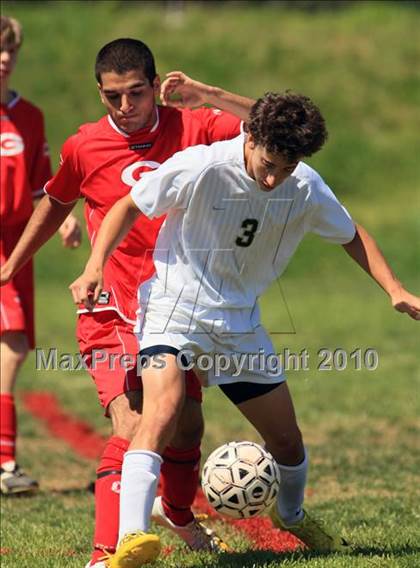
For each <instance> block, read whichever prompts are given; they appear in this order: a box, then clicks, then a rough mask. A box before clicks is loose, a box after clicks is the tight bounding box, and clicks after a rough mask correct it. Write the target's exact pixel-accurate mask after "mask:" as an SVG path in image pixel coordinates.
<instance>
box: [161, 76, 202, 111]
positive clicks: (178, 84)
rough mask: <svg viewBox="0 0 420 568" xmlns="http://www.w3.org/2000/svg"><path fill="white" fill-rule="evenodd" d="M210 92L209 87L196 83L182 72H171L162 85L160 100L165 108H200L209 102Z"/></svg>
mask: <svg viewBox="0 0 420 568" xmlns="http://www.w3.org/2000/svg"><path fill="white" fill-rule="evenodd" d="M208 90H209V86H208V85H206V84H205V83H200V81H194V80H193V79H191V78H190V77H188V75H185V73H183V72H182V71H171V72H170V73H167V74H166V79H165V80H164V81H163V83H162V85H161V88H160V100H161V101H162V104H163V105H164V106H171V107H175V108H193V107H198V106H201V105H203V104H204V103H206V102H207V98H206V95H207V94H208ZM173 97H176V98H173Z"/></svg>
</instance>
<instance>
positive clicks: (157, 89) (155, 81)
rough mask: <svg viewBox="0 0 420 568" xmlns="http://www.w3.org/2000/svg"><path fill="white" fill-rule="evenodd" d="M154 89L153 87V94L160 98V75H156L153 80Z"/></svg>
mask: <svg viewBox="0 0 420 568" xmlns="http://www.w3.org/2000/svg"><path fill="white" fill-rule="evenodd" d="M152 87H153V92H154V93H155V96H156V97H158V96H159V94H160V77H159V75H156V77H155V78H154V79H153V83H152Z"/></svg>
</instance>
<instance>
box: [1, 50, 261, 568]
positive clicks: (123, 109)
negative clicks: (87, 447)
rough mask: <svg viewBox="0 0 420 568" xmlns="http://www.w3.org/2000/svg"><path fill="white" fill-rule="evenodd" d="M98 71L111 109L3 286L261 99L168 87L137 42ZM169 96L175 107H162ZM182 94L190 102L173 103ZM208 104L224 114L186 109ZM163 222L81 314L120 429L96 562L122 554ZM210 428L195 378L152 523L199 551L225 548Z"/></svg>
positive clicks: (105, 483)
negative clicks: (204, 473) (77, 222)
mask: <svg viewBox="0 0 420 568" xmlns="http://www.w3.org/2000/svg"><path fill="white" fill-rule="evenodd" d="M95 72H96V79H97V82H98V88H99V94H100V97H101V99H102V102H103V103H104V105H105V107H106V109H107V111H108V114H107V115H106V116H105V117H103V118H102V119H101V120H99V121H98V122H96V123H91V124H85V125H83V126H82V127H81V128H80V129H79V131H78V132H77V134H75V135H74V136H72V137H70V138H69V139H68V140H67V141H66V142H65V144H64V146H63V151H62V156H61V165H60V168H59V170H58V172H57V174H56V175H55V176H54V178H53V179H52V180H50V181H49V182H48V183H47V185H46V188H45V191H46V193H47V196H46V197H44V199H43V200H42V202H41V204H40V206H39V208H38V209H37V211H36V212H35V213H34V215H33V217H32V219H31V222H30V224H29V225H28V227H27V229H26V231H25V233H24V235H23V237H22V239H21V241H20V242H19V244H18V245H17V247H16V249H15V251H14V253H13V255H12V257H11V258H10V259H9V262H8V263H7V265H6V266H4V267H3V268H2V281H7V280H8V278H10V275H11V274H15V273H16V271H17V270H19V268H20V266H22V264H23V263H24V262H25V261H26V259H27V258H29V257H30V256H31V255H32V254H34V252H35V251H36V250H38V248H39V247H40V246H42V244H43V243H44V242H46V241H47V240H48V239H49V238H50V236H51V235H52V234H53V233H54V232H55V231H56V230H57V227H58V226H59V224H60V222H61V220H62V219H63V218H64V217H65V216H66V215H67V214H68V213H69V212H70V211H71V209H72V208H73V206H74V204H75V202H76V201H77V200H78V199H79V198H83V199H84V200H85V218H86V224H87V227H88V232H89V236H90V239H91V241H92V242H94V240H95V235H96V233H97V231H98V228H99V226H100V223H101V221H102V219H103V218H104V216H105V214H106V213H107V211H108V210H109V209H110V208H111V206H112V205H113V204H114V203H115V202H116V201H117V200H118V199H120V198H121V197H122V196H124V195H126V194H128V193H129V192H130V189H131V187H132V186H133V185H134V183H135V182H136V181H137V180H138V179H139V178H140V176H141V175H143V174H144V173H145V172H148V171H152V170H154V169H156V168H158V167H159V165H160V164H161V163H163V162H164V161H165V160H167V159H168V158H169V157H170V156H172V155H173V154H174V153H175V152H177V151H179V150H182V149H184V148H186V147H188V146H191V145H196V144H210V143H212V142H214V141H217V140H223V139H227V138H232V137H234V136H236V135H237V134H238V133H239V130H240V120H241V119H242V120H244V119H246V118H247V117H248V112H249V109H250V108H251V106H252V103H253V101H252V100H251V99H248V98H244V97H239V96H237V95H233V94H231V93H228V92H226V91H223V90H222V89H219V88H216V87H211V86H209V85H205V84H203V83H200V82H198V81H193V80H192V79H190V78H189V77H187V76H186V75H184V74H183V73H181V72H172V73H170V74H169V75H168V78H167V79H166V81H165V82H164V83H163V84H162V87H161V85H160V80H159V76H158V75H157V74H156V70H155V64H154V59H153V55H152V53H151V52H150V50H149V48H148V47H147V46H146V45H145V44H144V43H142V42H140V41H137V40H133V39H119V40H115V41H113V42H111V43H109V44H107V45H106V46H104V47H103V48H102V49H101V50H100V52H99V54H98V56H97V60H96V67H95ZM159 93H160V94H161V98H162V100H163V102H164V104H165V105H166V106H159V105H156V103H155V97H156V96H157V95H158V94H159ZM172 94H177V95H178V96H180V97H181V98H180V100H178V101H177V102H172V100H171V95H172ZM204 103H209V104H211V105H214V106H217V107H218V109H221V110H216V109H210V108H200V109H196V110H189V108H184V107H187V106H188V107H197V106H202V105H203V104H204ZM178 107H179V108H178ZM230 113H232V114H230ZM234 115H236V116H234ZM162 222H163V218H160V219H158V220H153V221H150V220H149V219H147V218H146V217H145V216H142V217H141V218H140V219H139V220H138V222H137V223H136V225H135V226H134V228H133V230H132V231H131V232H130V234H129V235H128V237H127V238H126V239H125V240H124V242H123V243H122V244H121V245H120V247H119V248H118V249H117V250H116V251H115V253H114V254H113V256H112V258H111V259H110V261H109V263H108V265H107V270H106V274H105V284H104V291H103V293H102V294H101V298H100V300H99V303H98V306H97V307H96V309H95V310H94V312H93V313H86V311H85V310H79V314H80V315H79V320H78V326H77V334H78V340H79V345H80V350H81V352H82V353H83V354H84V355H86V356H87V357H88V358H89V360H90V364H91V375H92V377H93V379H94V381H95V384H96V386H97V389H98V393H99V398H100V401H101V404H102V405H103V407H104V408H105V413H106V415H107V416H110V418H111V420H112V427H113V436H112V437H111V438H110V439H109V440H108V442H107V444H106V447H105V450H104V453H103V456H102V458H101V461H100V464H99V467H98V469H97V481H96V487H95V501H96V529H95V536H94V546H95V552H94V554H93V556H92V559H91V562H90V564H89V565H90V566H96V567H97V568H99V567H100V566H103V565H104V564H103V563H101V561H100V557H101V555H103V550H107V551H111V552H113V551H114V549H115V546H116V543H117V539H118V524H119V521H118V509H119V483H120V479H121V467H122V460H123V456H124V453H125V451H126V450H127V448H128V446H129V444H130V440H131V439H132V436H133V433H134V431H135V430H136V428H137V425H138V424H139V421H140V419H141V407H142V396H141V382H140V380H139V378H138V376H137V373H136V368H135V366H134V368H130V369H127V368H126V366H125V365H124V364H123V361H122V359H121V356H123V355H128V356H129V357H128V359H130V356H131V362H133V361H134V359H135V356H136V354H137V351H138V346H137V340H136V338H135V336H134V334H133V324H134V323H135V311H136V309H137V298H136V290H137V287H138V285H139V284H140V282H141V281H143V280H146V279H147V278H149V277H150V276H151V275H152V273H153V271H154V268H153V262H152V253H153V250H154V246H155V241H156V236H157V234H158V231H159V228H160V226H161V224H162ZM126 361H127V358H126ZM129 362H130V361H129ZM131 366H132V365H131ZM157 419H158V417H157ZM202 433H203V419H202V414H201V389H200V386H199V383H198V381H197V379H196V377H195V375H193V374H190V375H189V376H188V377H187V399H186V404H185V407H184V409H183V414H182V416H181V419H180V423H179V428H178V431H177V434H176V435H175V437H174V439H173V440H172V442H171V445H170V446H169V447H168V448H167V449H166V451H165V453H164V463H163V466H162V491H163V497H162V500H160V499H159V500H157V501H156V503H155V505H156V506H155V509H154V519H155V520H156V521H157V522H159V523H160V524H162V525H164V526H166V527H168V528H170V529H172V530H173V531H174V532H176V533H177V534H178V535H179V536H180V537H181V538H182V539H183V540H184V541H185V542H186V543H187V544H188V545H189V547H190V548H191V549H193V550H215V551H221V550H224V549H225V548H226V547H225V545H224V544H223V543H222V542H221V541H220V539H218V537H217V536H216V535H215V534H214V533H213V532H212V531H210V530H209V529H207V528H206V527H204V526H202V525H201V524H200V523H198V522H197V521H196V520H195V518H194V516H193V513H192V512H191V505H192V502H193V500H194V496H195V492H196V488H197V484H198V475H199V460H200V441H201V437H202Z"/></svg>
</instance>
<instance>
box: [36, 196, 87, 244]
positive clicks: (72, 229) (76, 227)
mask: <svg viewBox="0 0 420 568" xmlns="http://www.w3.org/2000/svg"><path fill="white" fill-rule="evenodd" d="M41 200H42V198H39V197H38V196H37V197H35V198H34V199H33V204H34V207H35V208H36V207H38V205H39V203H40V201H41ZM58 233H59V235H60V237H61V244H62V245H63V247H65V248H71V249H74V248H77V247H79V246H80V245H81V243H82V226H81V224H80V221H79V219H78V218H77V217H76V216H75V215H73V213H69V214H68V215H67V217H66V218H65V219H64V221H63V223H62V224H61V225H60V227H59V228H58Z"/></svg>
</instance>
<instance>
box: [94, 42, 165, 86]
mask: <svg viewBox="0 0 420 568" xmlns="http://www.w3.org/2000/svg"><path fill="white" fill-rule="evenodd" d="M135 69H139V70H141V71H143V73H144V74H145V76H146V78H147V79H148V80H149V83H150V84H152V83H153V80H154V78H155V77H156V67H155V60H154V57H153V53H152V52H151V50H150V49H149V47H148V46H147V45H146V44H145V43H143V42H142V41H140V40H138V39H132V38H120V39H114V41H111V42H109V43H107V44H106V45H104V46H103V47H102V49H100V50H99V53H98V55H97V56H96V62H95V77H96V80H97V81H98V83H99V84H100V85H101V84H102V77H101V75H102V73H107V72H110V71H114V72H115V73H118V74H119V75H122V74H123V73H127V72H128V71H133V70H135Z"/></svg>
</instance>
